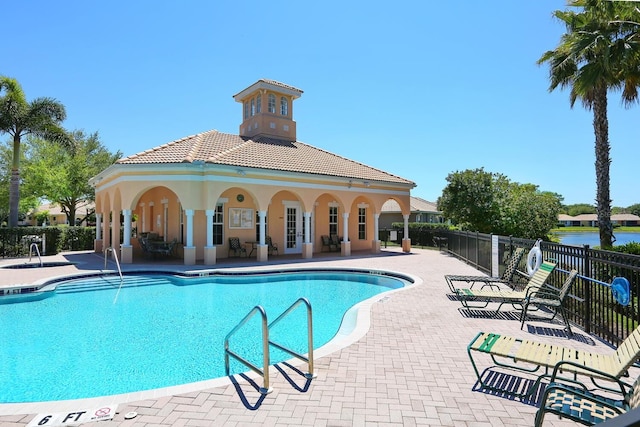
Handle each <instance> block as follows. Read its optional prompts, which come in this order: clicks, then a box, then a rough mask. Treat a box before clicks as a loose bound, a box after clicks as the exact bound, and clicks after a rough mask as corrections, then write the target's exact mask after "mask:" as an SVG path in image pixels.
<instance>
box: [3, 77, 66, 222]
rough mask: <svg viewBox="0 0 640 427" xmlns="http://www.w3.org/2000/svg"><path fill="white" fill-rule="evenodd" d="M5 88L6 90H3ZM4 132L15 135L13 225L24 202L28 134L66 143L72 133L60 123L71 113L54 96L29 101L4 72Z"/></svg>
mask: <svg viewBox="0 0 640 427" xmlns="http://www.w3.org/2000/svg"><path fill="white" fill-rule="evenodd" d="M3 92H4V94H3ZM0 94H1V95H2V96H0V133H3V132H4V133H8V134H9V135H11V136H12V138H13V159H12V164H11V181H10V184H9V227H15V226H17V225H18V205H19V202H20V142H21V139H22V137H23V136H25V135H29V134H32V135H36V136H40V137H42V138H45V139H48V140H52V141H59V142H61V143H64V144H66V143H67V142H68V141H69V137H68V135H67V134H66V132H65V131H64V129H63V128H62V127H61V126H60V124H61V123H62V122H63V121H64V119H65V118H66V116H67V113H66V111H65V108H64V105H62V104H61V103H60V102H58V101H56V100H55V99H52V98H37V99H34V100H33V101H31V102H28V101H27V100H26V98H25V95H24V92H23V91H22V87H21V86H20V84H19V83H18V82H17V80H15V79H12V78H10V77H5V76H0Z"/></svg>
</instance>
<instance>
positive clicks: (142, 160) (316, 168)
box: [116, 130, 415, 186]
mask: <svg viewBox="0 0 640 427" xmlns="http://www.w3.org/2000/svg"><path fill="white" fill-rule="evenodd" d="M194 161H204V162H205V163H207V164H219V165H229V166H237V167H246V168H258V169H268V170H277V171H285V172H299V173H309V174H316V175H326V176H335V177H342V178H353V179H361V180H369V181H378V182H392V183H402V184H409V185H413V186H415V183H414V182H412V181H409V180H407V179H404V178H401V177H399V176H396V175H393V174H390V173H387V172H384V171H382V170H379V169H376V168H372V167H370V166H367V165H364V164H362V163H358V162H355V161H353V160H349V159H347V158H344V157H341V156H338V155H336V154H332V153H329V152H328V151H325V150H322V149H319V148H316V147H313V146H311V145H308V144H305V143H303V142H300V141H282V140H278V139H273V138H267V137H263V136H260V137H254V138H247V137H241V136H239V135H233V134H227V133H222V132H218V131H217V130H210V131H207V132H203V133H199V134H196V135H192V136H188V137H185V138H182V139H178V140H175V141H172V142H169V143H167V144H164V145H160V146H158V147H155V148H152V149H150V150H146V151H143V152H141V153H137V154H134V155H132V156H129V157H125V158H122V159H120V160H118V161H117V162H116V163H117V164H121V165H130V164H167V163H191V162H194Z"/></svg>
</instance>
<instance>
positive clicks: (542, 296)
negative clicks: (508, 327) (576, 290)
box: [520, 270, 578, 336]
mask: <svg viewBox="0 0 640 427" xmlns="http://www.w3.org/2000/svg"><path fill="white" fill-rule="evenodd" d="M577 276H578V270H571V272H570V273H569V276H568V277H567V280H565V282H564V283H563V284H562V287H561V288H560V289H556V288H552V287H547V288H545V289H542V290H536V291H534V292H531V294H530V295H527V296H526V297H525V299H524V305H523V306H522V313H521V314H520V329H522V328H523V327H524V322H525V320H526V318H527V311H528V310H529V306H531V305H534V306H536V307H538V308H542V307H546V308H549V309H552V310H553V316H551V318H550V319H549V320H553V319H554V318H555V317H556V316H557V315H558V312H560V314H561V315H562V320H563V321H564V324H565V325H566V327H567V332H568V334H569V336H572V335H573V332H571V325H570V324H569V319H568V318H567V310H565V308H564V300H565V298H566V297H567V295H569V290H570V289H571V286H573V282H574V281H575V279H576V277H577Z"/></svg>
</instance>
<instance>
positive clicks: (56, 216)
mask: <svg viewBox="0 0 640 427" xmlns="http://www.w3.org/2000/svg"><path fill="white" fill-rule="evenodd" d="M94 210H95V204H94V203H93V202H80V203H79V204H78V206H77V207H76V222H79V221H82V220H84V219H85V218H86V217H88V216H89V214H90V213H92V212H93V211H94ZM41 212H47V213H48V216H47V225H69V222H68V218H67V214H66V213H64V212H63V211H62V208H61V207H60V205H59V204H57V203H45V204H43V205H40V206H38V207H37V208H36V209H34V210H32V211H30V212H29V213H28V214H27V216H26V218H25V219H24V221H22V222H20V225H25V226H29V225H30V226H36V225H42V224H38V223H37V222H38V220H37V217H38V214H39V213H41ZM76 225H80V224H76ZM81 225H87V224H86V221H85V222H84V223H83V224H81Z"/></svg>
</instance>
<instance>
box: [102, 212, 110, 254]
mask: <svg viewBox="0 0 640 427" xmlns="http://www.w3.org/2000/svg"><path fill="white" fill-rule="evenodd" d="M110 216H111V212H105V215H104V233H103V235H104V238H103V242H102V246H103V248H102V250H105V249H106V248H108V247H110V246H111V220H110V219H109V217H110ZM101 252H102V251H101Z"/></svg>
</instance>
